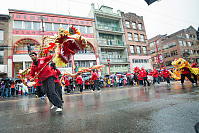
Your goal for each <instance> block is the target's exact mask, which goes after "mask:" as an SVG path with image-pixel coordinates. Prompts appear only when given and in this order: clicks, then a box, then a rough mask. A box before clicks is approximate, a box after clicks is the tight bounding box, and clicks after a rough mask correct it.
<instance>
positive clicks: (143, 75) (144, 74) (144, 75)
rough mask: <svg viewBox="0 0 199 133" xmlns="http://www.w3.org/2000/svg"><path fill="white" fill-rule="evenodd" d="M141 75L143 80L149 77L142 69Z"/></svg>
mask: <svg viewBox="0 0 199 133" xmlns="http://www.w3.org/2000/svg"><path fill="white" fill-rule="evenodd" d="M141 75H142V77H143V78H144V77H147V72H146V71H145V70H144V69H142V70H141Z"/></svg>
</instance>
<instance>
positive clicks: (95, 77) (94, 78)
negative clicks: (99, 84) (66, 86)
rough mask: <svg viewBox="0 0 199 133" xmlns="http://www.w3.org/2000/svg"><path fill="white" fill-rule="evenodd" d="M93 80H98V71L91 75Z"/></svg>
mask: <svg viewBox="0 0 199 133" xmlns="http://www.w3.org/2000/svg"><path fill="white" fill-rule="evenodd" d="M91 80H92V81H95V80H97V73H96V72H93V74H92V77H91Z"/></svg>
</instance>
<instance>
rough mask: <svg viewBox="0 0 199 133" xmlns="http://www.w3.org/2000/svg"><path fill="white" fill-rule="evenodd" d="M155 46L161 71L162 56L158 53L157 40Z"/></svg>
mask: <svg viewBox="0 0 199 133" xmlns="http://www.w3.org/2000/svg"><path fill="white" fill-rule="evenodd" d="M155 45H156V50H157V58H158V64H159V66H160V70H161V63H160V56H159V53H158V44H157V40H155Z"/></svg>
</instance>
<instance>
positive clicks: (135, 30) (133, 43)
mask: <svg viewBox="0 0 199 133" xmlns="http://www.w3.org/2000/svg"><path fill="white" fill-rule="evenodd" d="M122 20H123V22H122V23H123V27H124V32H125V40H126V44H127V48H128V56H129V61H130V70H131V72H133V69H134V67H136V66H137V67H143V68H145V69H152V66H151V63H150V62H151V61H150V58H151V57H150V56H148V53H147V49H148V48H147V46H148V40H147V36H146V30H145V26H144V20H143V17H142V16H138V15H136V14H135V13H124V12H122Z"/></svg>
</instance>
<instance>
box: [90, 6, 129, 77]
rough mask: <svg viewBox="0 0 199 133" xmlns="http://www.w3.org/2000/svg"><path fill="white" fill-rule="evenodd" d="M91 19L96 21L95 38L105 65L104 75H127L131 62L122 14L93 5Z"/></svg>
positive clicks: (101, 59) (100, 57)
mask: <svg viewBox="0 0 199 133" xmlns="http://www.w3.org/2000/svg"><path fill="white" fill-rule="evenodd" d="M89 16H90V17H93V18H94V19H95V36H96V39H97V42H98V47H97V49H98V54H99V60H100V63H101V64H104V65H105V67H104V69H103V72H102V74H103V75H106V74H115V73H120V72H122V73H125V72H128V71H129V60H128V53H127V46H126V43H125V34H124V30H123V25H122V16H121V12H120V11H117V13H114V12H113V8H111V7H107V6H101V7H100V8H99V9H96V8H95V5H94V4H91V11H90V13H89Z"/></svg>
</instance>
